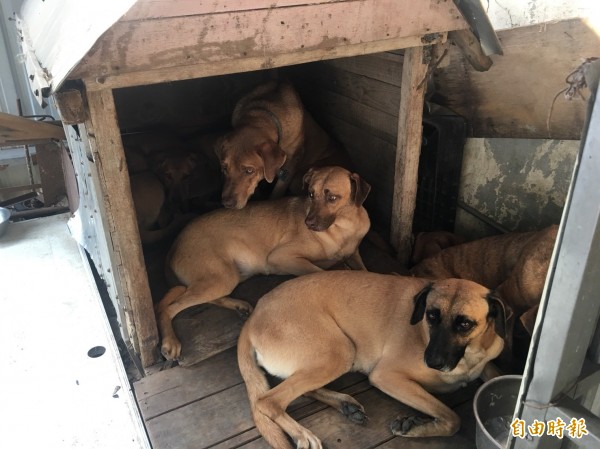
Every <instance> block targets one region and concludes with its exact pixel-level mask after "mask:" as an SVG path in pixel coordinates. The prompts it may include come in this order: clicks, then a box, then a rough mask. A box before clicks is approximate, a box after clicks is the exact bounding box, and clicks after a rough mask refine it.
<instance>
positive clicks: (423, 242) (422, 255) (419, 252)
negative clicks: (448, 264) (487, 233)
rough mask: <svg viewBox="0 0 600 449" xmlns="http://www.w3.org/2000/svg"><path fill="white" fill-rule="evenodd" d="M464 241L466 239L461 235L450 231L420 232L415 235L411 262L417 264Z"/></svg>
mask: <svg viewBox="0 0 600 449" xmlns="http://www.w3.org/2000/svg"><path fill="white" fill-rule="evenodd" d="M464 241H465V239H464V238H463V237H461V236H460V235H457V234H453V233H452V232H448V231H431V232H419V233H418V234H417V235H416V236H415V243H414V244H413V252H412V257H411V262H412V264H413V265H416V264H418V263H419V262H421V261H422V260H423V259H427V258H428V257H431V256H433V255H435V254H437V253H439V252H440V251H441V250H443V249H446V248H450V247H451V246H455V245H459V244H461V243H464Z"/></svg>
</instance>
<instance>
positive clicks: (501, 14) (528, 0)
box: [481, 0, 600, 30]
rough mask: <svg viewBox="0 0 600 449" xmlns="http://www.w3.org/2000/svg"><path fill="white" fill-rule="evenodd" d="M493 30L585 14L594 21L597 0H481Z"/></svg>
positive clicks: (599, 4) (598, 16)
mask: <svg viewBox="0 0 600 449" xmlns="http://www.w3.org/2000/svg"><path fill="white" fill-rule="evenodd" d="M481 4H482V5H483V7H484V9H485V10H486V11H487V14H488V16H489V18H490V21H491V22H492V25H493V26H494V28H495V29H497V30H502V29H505V28H514V27H519V26H526V25H534V24H536V23H543V22H551V21H555V20H564V19H572V18H574V17H586V18H590V19H593V21H594V22H595V23H598V20H599V19H600V2H599V1H598V0H481Z"/></svg>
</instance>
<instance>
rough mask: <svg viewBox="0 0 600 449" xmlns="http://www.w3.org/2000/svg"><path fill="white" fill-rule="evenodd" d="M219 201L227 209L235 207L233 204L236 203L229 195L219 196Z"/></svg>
mask: <svg viewBox="0 0 600 449" xmlns="http://www.w3.org/2000/svg"><path fill="white" fill-rule="evenodd" d="M221 203H223V206H224V207H225V208H227V209H235V206H236V204H237V203H236V201H235V198H232V197H229V196H228V197H223V198H221Z"/></svg>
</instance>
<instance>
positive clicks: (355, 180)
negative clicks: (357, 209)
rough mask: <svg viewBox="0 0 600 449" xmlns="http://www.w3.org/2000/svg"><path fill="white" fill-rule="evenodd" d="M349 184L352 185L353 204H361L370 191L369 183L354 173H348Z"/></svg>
mask: <svg viewBox="0 0 600 449" xmlns="http://www.w3.org/2000/svg"><path fill="white" fill-rule="evenodd" d="M350 184H351V185H352V192H353V193H352V199H353V201H354V204H356V205H357V206H362V204H363V203H364V202H365V199H366V198H367V195H368V194H369V192H370V191H371V185H370V184H369V183H368V182H367V181H365V180H364V179H362V178H361V177H360V176H359V175H358V174H356V173H352V174H351V175H350Z"/></svg>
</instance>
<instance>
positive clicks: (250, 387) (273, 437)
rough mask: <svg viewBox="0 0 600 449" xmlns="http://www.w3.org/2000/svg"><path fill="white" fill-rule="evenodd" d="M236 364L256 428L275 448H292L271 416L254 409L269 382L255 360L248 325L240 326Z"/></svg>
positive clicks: (266, 389)
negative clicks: (243, 383) (246, 392)
mask: <svg viewBox="0 0 600 449" xmlns="http://www.w3.org/2000/svg"><path fill="white" fill-rule="evenodd" d="M237 355H238V365H239V367H240V372H241V373H242V377H243V378H244V382H246V390H247V391H248V399H249V401H250V409H251V410H252V417H253V418H254V423H255V424H256V428H257V429H258V431H259V432H260V433H261V434H262V436H263V437H264V439H265V440H267V443H269V444H270V445H271V446H272V447H274V448H276V449H292V446H291V444H290V442H289V439H288V438H287V435H286V434H285V433H284V432H283V430H282V429H281V427H279V426H278V425H277V424H276V423H275V422H274V421H273V420H271V418H269V417H268V416H266V415H265V414H263V413H261V412H260V411H258V410H257V409H256V402H257V401H258V399H259V398H260V397H261V396H262V395H264V394H265V393H266V392H267V391H269V383H268V381H267V378H266V376H265V375H264V373H263V372H262V370H261V369H260V367H259V366H258V363H257V362H256V356H255V353H254V348H253V347H252V343H251V342H250V336H249V335H248V326H244V327H243V328H242V332H241V334H240V338H239V340H238V353H237Z"/></svg>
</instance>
